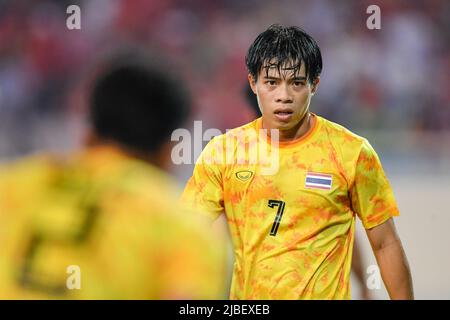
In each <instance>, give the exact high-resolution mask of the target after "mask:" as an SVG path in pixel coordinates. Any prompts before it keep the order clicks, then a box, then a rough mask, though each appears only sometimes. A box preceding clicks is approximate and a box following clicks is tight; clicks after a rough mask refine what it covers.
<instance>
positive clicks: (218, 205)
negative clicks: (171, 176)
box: [180, 138, 224, 220]
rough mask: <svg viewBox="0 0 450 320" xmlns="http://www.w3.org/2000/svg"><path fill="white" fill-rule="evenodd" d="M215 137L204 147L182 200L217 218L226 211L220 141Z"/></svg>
mask: <svg viewBox="0 0 450 320" xmlns="http://www.w3.org/2000/svg"><path fill="white" fill-rule="evenodd" d="M215 139H217V138H213V139H212V140H211V141H210V142H209V143H208V144H207V145H206V147H205V148H204V149H203V151H202V153H201V154H200V156H199V158H198V160H197V163H196V164H195V168H194V172H193V174H192V177H191V178H190V179H189V181H188V182H187V184H186V187H185V189H184V191H183V193H182V195H181V199H180V202H181V203H182V204H183V205H186V206H188V208H190V209H193V210H199V211H201V212H206V213H207V214H208V215H209V216H210V217H211V218H212V219H214V220H215V219H217V218H218V217H219V216H220V214H222V213H223V211H224V204H223V185H222V165H221V162H220V161H219V160H220V155H221V150H222V149H221V146H220V142H218V141H215Z"/></svg>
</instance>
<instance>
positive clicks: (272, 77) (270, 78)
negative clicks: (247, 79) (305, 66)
mask: <svg viewBox="0 0 450 320" xmlns="http://www.w3.org/2000/svg"><path fill="white" fill-rule="evenodd" d="M264 79H267V80H280V79H281V78H280V77H276V76H264ZM292 80H294V81H304V80H306V77H294V78H292Z"/></svg>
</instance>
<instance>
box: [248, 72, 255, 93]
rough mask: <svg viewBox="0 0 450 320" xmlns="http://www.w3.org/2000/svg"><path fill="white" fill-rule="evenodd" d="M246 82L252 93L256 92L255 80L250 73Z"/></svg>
mask: <svg viewBox="0 0 450 320" xmlns="http://www.w3.org/2000/svg"><path fill="white" fill-rule="evenodd" d="M248 83H249V84H250V88H252V91H253V93H254V94H256V80H255V78H254V77H253V76H252V75H251V74H250V73H249V74H248Z"/></svg>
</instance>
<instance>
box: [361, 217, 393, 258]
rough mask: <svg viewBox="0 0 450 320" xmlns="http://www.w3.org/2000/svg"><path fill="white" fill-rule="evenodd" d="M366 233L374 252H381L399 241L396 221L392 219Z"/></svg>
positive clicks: (367, 230)
mask: <svg viewBox="0 0 450 320" xmlns="http://www.w3.org/2000/svg"><path fill="white" fill-rule="evenodd" d="M366 233H367V237H368V238H369V241H370V245H371V246H372V249H373V250H374V251H378V250H381V249H383V248H385V247H386V246H389V245H390V244H392V243H395V242H398V241H399V237H398V234H397V231H396V229H395V224H394V220H393V219H392V218H390V219H388V220H386V221H385V222H384V223H382V224H380V225H378V226H376V227H373V228H371V229H366Z"/></svg>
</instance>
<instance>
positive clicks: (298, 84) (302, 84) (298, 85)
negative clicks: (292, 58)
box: [294, 81, 305, 87]
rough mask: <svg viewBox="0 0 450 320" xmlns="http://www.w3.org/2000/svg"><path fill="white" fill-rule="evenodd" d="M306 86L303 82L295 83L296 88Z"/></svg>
mask: <svg viewBox="0 0 450 320" xmlns="http://www.w3.org/2000/svg"><path fill="white" fill-rule="evenodd" d="M304 85H305V83H304V82H303V81H294V86H295V87H301V86H304Z"/></svg>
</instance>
